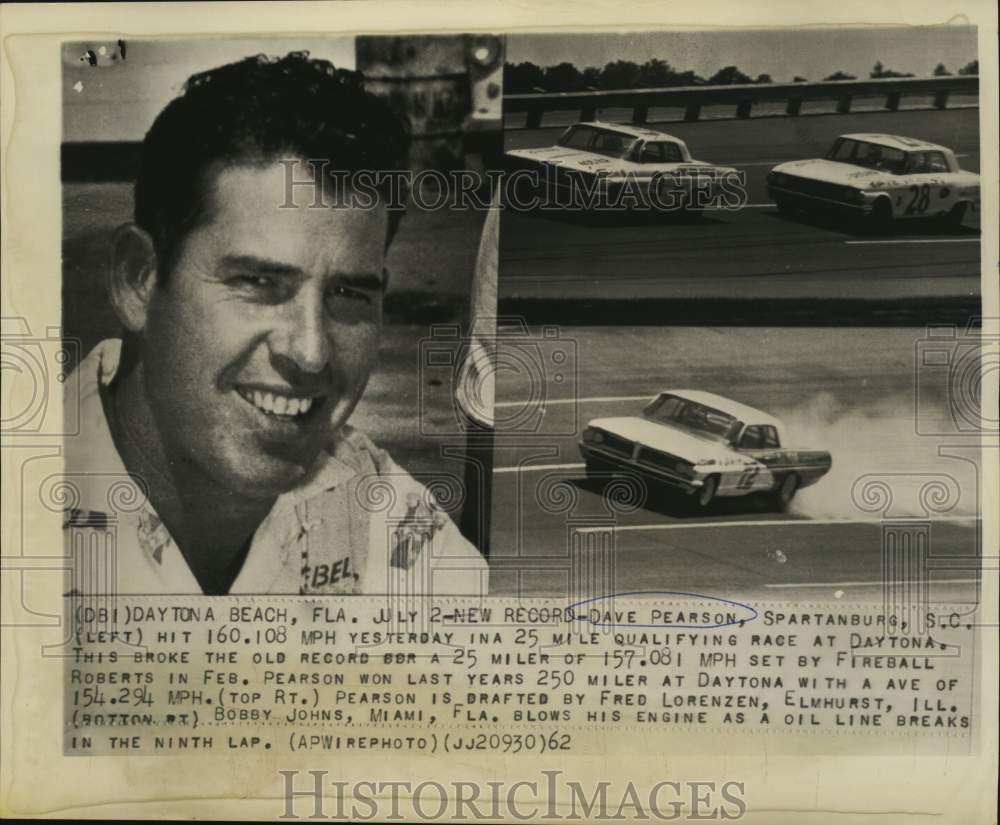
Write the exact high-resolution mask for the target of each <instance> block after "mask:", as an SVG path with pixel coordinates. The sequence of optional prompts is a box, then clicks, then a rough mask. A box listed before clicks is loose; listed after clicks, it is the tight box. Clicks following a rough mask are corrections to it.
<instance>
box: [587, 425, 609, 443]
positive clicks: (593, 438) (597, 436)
mask: <svg viewBox="0 0 1000 825" xmlns="http://www.w3.org/2000/svg"><path fill="white" fill-rule="evenodd" d="M583 440H584V441H586V442H588V443H592V444H600V443H601V442H602V441H604V434H603V433H602V432H601V431H600V430H595V429H592V428H590V427H587V429H585V430H584V431H583Z"/></svg>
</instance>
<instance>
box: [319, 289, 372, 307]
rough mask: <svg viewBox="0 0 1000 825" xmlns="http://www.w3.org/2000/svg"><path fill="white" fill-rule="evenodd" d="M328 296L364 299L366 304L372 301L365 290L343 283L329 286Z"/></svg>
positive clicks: (335, 298)
mask: <svg viewBox="0 0 1000 825" xmlns="http://www.w3.org/2000/svg"><path fill="white" fill-rule="evenodd" d="M329 296H330V298H331V299H333V300H337V299H341V298H347V299H350V300H353V301H364V302H365V303H366V304H370V303H371V302H372V296H371V295H369V294H368V293H367V292H365V291H364V290H362V289H355V288H354V287H350V286H347V285H345V284H337V285H335V286H332V287H330V292H329Z"/></svg>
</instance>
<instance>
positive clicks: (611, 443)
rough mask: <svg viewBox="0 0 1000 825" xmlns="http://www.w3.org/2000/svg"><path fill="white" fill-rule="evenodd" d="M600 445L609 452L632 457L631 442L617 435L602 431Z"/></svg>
mask: <svg viewBox="0 0 1000 825" xmlns="http://www.w3.org/2000/svg"><path fill="white" fill-rule="evenodd" d="M601 446H602V447H603V448H604V449H605V450H608V451H609V452H612V453H618V454H619V455H623V456H625V457H626V458H631V457H632V442H631V441H629V440H628V439H625V438H619V437H618V436H617V435H611V434H609V433H604V440H603V441H602V442H601Z"/></svg>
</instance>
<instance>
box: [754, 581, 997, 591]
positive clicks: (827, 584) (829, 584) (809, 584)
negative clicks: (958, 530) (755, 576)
mask: <svg viewBox="0 0 1000 825" xmlns="http://www.w3.org/2000/svg"><path fill="white" fill-rule="evenodd" d="M977 582H979V579H934V581H933V582H932V583H933V584H934V585H935V586H937V585H939V584H976V583H977ZM884 584H885V582H881V581H875V582H796V583H791V584H786V583H784V582H783V583H782V584H765V585H764V587H772V588H774V589H781V588H793V587H795V588H797V587H882V586H883V585H884Z"/></svg>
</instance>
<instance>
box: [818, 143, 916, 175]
mask: <svg viewBox="0 0 1000 825" xmlns="http://www.w3.org/2000/svg"><path fill="white" fill-rule="evenodd" d="M826 159H827V160H835V161H837V162H839V163H850V164H851V165H852V166H864V167H865V168H866V169H880V170H882V171H883V172H889V173H891V174H893V175H901V174H903V170H904V169H905V168H906V152H904V151H903V150H902V149H896V148H894V147H892V146H882V145H881V144H878V143H869V142H868V141H865V140H854V139H852V138H838V139H837V141H836V142H835V143H834V144H833V147H832V148H831V149H830V151H829V152H827V153H826Z"/></svg>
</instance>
